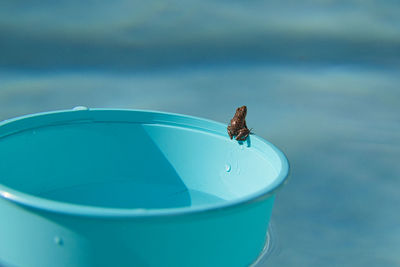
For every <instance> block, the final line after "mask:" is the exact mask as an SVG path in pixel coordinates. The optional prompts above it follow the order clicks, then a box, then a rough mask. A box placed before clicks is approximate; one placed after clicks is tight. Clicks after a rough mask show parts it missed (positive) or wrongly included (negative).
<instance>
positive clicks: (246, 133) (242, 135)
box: [236, 128, 250, 141]
mask: <svg viewBox="0 0 400 267" xmlns="http://www.w3.org/2000/svg"><path fill="white" fill-rule="evenodd" d="M249 134H250V130H249V129H247V128H242V129H240V130H239V133H238V135H237V136H236V140H238V141H244V140H246V138H247V136H249Z"/></svg>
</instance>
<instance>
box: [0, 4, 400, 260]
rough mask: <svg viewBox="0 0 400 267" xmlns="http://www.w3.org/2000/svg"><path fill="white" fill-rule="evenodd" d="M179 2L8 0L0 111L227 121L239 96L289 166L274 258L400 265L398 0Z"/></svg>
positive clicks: (1, 17) (0, 17) (1, 16)
mask: <svg viewBox="0 0 400 267" xmlns="http://www.w3.org/2000/svg"><path fill="white" fill-rule="evenodd" d="M173 2H174V1H173ZM173 2H171V3H170V4H166V3H161V2H160V3H158V2H156V1H153V2H152V3H154V5H150V4H145V2H141V3H140V4H138V3H135V2H134V1H124V0H120V1H116V2H113V7H112V8H110V5H109V4H108V2H107V1H99V2H98V3H96V5H92V4H90V5H89V4H88V5H87V6H85V4H82V3H81V2H79V4H77V3H76V2H75V1H61V2H60V1H58V2H57V3H59V4H56V2H43V3H42V4H37V3H35V5H34V6H33V5H32V6H21V3H20V2H15V1H8V2H7V4H5V5H4V6H3V7H2V8H1V9H0V51H1V54H0V106H1V109H0V120H2V119H7V118H10V117H14V116H18V115H22V114H26V113H32V112H39V111H47V110H55V109H65V108H73V107H74V106H77V105H84V106H88V107H112V108H146V109H156V110H164V111H170V112H178V113H185V114H190V115H196V116H201V117H206V118H210V119H214V120H217V121H221V122H226V123H228V121H229V120H230V118H231V116H232V113H233V112H234V110H235V108H236V107H238V106H241V105H243V104H246V105H247V106H248V121H247V125H248V127H249V128H253V132H254V133H255V134H257V135H259V136H262V137H264V138H266V139H268V140H270V141H271V142H273V143H274V144H276V145H277V146H278V147H280V148H281V149H282V150H283V151H284V152H285V153H286V154H287V156H288V158H289V160H290V162H291V166H292V178H291V180H290V182H289V183H288V185H287V186H286V187H284V189H283V190H281V191H280V192H279V195H278V197H277V199H276V202H275V203H276V204H275V207H274V212H273V215H272V218H273V220H274V221H275V225H276V227H275V229H276V236H277V239H278V240H279V243H280V248H281V249H280V250H279V253H273V254H272V255H271V257H269V260H268V263H269V264H270V265H269V266H356V267H357V266H366V265H368V266H398V265H400V255H399V253H398V248H399V247H400V228H399V227H398V225H399V224H400V213H398V212H395V211H397V210H398V206H399V203H400V194H399V193H398V190H399V189H398V188H400V180H399V173H400V165H399V164H398V160H399V159H400V135H399V133H400V116H399V114H400V89H399V85H400V75H399V73H400V53H399V52H398V51H400V30H399V29H400V19H399V16H398V14H399V12H400V5H399V4H398V3H397V2H396V1H387V2H385V3H382V2H381V1H316V0H315V1H314V0H313V1H311V0H310V1H308V0H303V1H289V0H286V1H255V2H252V3H251V4H249V3H247V2H239V1H230V2H229V3H226V2H224V1H189V2H186V3H185V4H184V6H180V8H181V9H180V8H178V6H177V5H174V3H173ZM18 3H19V4H18ZM133 6H135V9H133V8H132V7H133ZM88 10H90V12H88ZM132 12H133V13H132ZM37 18H40V19H37ZM71 18H73V19H71ZM104 18H107V19H104ZM204 18H207V19H204ZM166 22H168V23H166ZM28 25H29V27H28ZM377 244H379V246H377Z"/></svg>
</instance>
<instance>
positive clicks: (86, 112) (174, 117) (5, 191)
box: [0, 107, 290, 218]
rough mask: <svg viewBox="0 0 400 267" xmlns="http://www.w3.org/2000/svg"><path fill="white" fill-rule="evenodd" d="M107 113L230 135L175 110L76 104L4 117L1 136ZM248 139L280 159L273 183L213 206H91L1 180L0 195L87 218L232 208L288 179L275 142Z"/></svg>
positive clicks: (221, 127)
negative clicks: (34, 192) (40, 194)
mask: <svg viewBox="0 0 400 267" xmlns="http://www.w3.org/2000/svg"><path fill="white" fill-rule="evenodd" d="M128 112H129V113H128ZM106 113H110V114H108V115H111V117H110V119H111V118H113V119H114V120H113V121H121V122H126V120H129V119H130V120H132V121H131V122H135V123H140V121H137V120H133V119H137V117H135V116H133V118H132V115H138V117H139V118H142V119H143V117H144V118H146V119H147V120H149V119H150V120H151V121H152V122H153V123H163V124H173V125H177V126H182V127H187V128H195V129H198V130H202V131H206V132H208V133H213V134H217V135H220V136H225V137H227V138H229V137H228V135H227V134H226V125H225V124H222V123H219V122H216V121H213V120H209V119H205V118H200V117H195V116H190V115H183V114H178V113H170V112H163V111H156V110H144V109H107V108H95V109H87V108H84V107H79V108H75V109H72V110H58V111H50V112H41V113H35V114H29V115H24V116H20V117H16V118H13V119H8V120H4V121H2V122H0V139H1V138H3V137H5V136H8V135H12V134H15V133H17V132H21V131H26V130H28V129H30V128H36V127H40V126H42V127H43V126H44V125H43V123H49V122H53V123H52V124H51V125H57V124H66V123H77V121H84V122H95V121H103V122H105V120H101V119H99V118H98V117H97V116H94V115H104V114H106ZM65 114H68V115H71V116H67V117H68V120H66V119H65ZM115 115H121V116H122V115H128V116H130V117H129V118H128V117H124V116H122V117H123V118H122V119H118V120H115V117H114V116H115ZM62 116H63V117H64V118H63V120H57V119H59V118H61V117H62ZM107 121H109V120H107ZM54 122H57V123H54ZM142 122H146V123H149V121H142ZM48 125H49V124H45V126H48ZM251 138H252V139H257V142H258V143H259V144H262V145H264V146H268V147H269V148H271V149H272V150H273V151H274V153H276V155H277V157H278V158H279V161H280V163H281V168H280V171H279V173H278V175H277V176H276V178H275V179H274V180H273V182H272V183H270V184H268V185H267V186H266V187H264V188H262V189H261V190H258V191H256V192H252V193H250V194H246V195H245V196H243V197H239V198H235V199H234V200H229V201H224V202H221V203H216V204H212V205H198V206H194V207H190V206H189V207H174V208H162V209H145V208H134V209H126V208H103V207H94V206H87V205H80V204H72V203H66V202H60V201H55V200H50V199H46V198H42V197H38V196H33V195H30V194H27V193H23V192H21V191H18V190H15V189H12V188H10V187H7V186H5V185H3V184H1V183H0V198H3V199H5V200H8V201H11V202H13V203H15V204H19V205H22V206H24V207H28V208H32V209H38V210H42V211H47V212H52V213H62V214H68V215H77V216H90V217H138V218H139V217H155V216H174V215H185V214H192V213H203V212H211V211H217V210H222V209H224V210H225V209H229V208H234V207H238V206H242V205H246V204H250V203H253V202H258V201H262V200H264V199H266V198H269V197H273V196H274V195H275V193H276V191H277V190H279V189H280V188H281V187H282V186H283V185H284V184H285V183H286V182H287V178H288V177H289V172H290V166H289V161H288V160H287V157H286V156H285V154H284V153H283V152H282V151H281V150H279V149H278V148H277V147H276V146H275V145H273V144H272V143H270V142H269V141H267V140H265V139H263V138H261V137H259V136H256V135H254V134H253V135H251Z"/></svg>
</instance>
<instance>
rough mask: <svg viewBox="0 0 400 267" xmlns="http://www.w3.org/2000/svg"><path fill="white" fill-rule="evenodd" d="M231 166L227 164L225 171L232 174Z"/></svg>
mask: <svg viewBox="0 0 400 267" xmlns="http://www.w3.org/2000/svg"><path fill="white" fill-rule="evenodd" d="M231 169H232V168H231V165H230V164H229V163H227V164H225V171H227V172H230V171H231Z"/></svg>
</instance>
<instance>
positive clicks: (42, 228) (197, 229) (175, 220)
mask: <svg viewBox="0 0 400 267" xmlns="http://www.w3.org/2000/svg"><path fill="white" fill-rule="evenodd" d="M25 118H28V120H25ZM25 118H22V119H21V118H20V119H15V120H12V121H11V122H12V123H0V126H1V127H0V137H1V136H5V135H7V134H9V133H13V132H18V130H19V129H21V128H22V129H24V128H25V129H26V128H29V127H30V128H35V127H39V126H40V125H46V124H48V123H49V121H50V122H52V123H54V122H62V123H63V124H64V123H65V122H69V121H75V120H81V121H82V120H83V122H84V123H88V122H91V121H98V120H101V121H108V120H114V119H115V118H118V119H119V120H123V121H136V122H137V121H139V122H140V121H142V122H147V121H153V122H159V123H164V122H166V121H167V122H171V123H174V124H175V125H182V126H184V127H186V126H187V125H189V126H190V127H194V128H197V129H200V130H202V129H206V131H208V132H211V133H216V134H219V135H221V136H222V133H224V134H226V127H225V126H224V125H221V124H218V123H215V122H211V121H207V120H203V119H199V118H193V117H189V116H182V115H178V114H166V113H157V112H140V111H133V112H132V111H129V112H126V111H118V110H111V111H110V110H102V111H95V112H91V111H75V112H53V113H47V114H39V115H33V116H27V117H25ZM29 118H31V119H29ZM254 140H255V141H257V140H258V139H257V138H255V139H254ZM257 144H259V145H260V147H261V148H262V149H264V148H265V149H266V150H267V151H269V152H268V153H270V154H269V155H272V159H271V160H273V164H275V165H277V166H280V167H278V168H282V169H284V171H281V173H280V176H279V177H278V178H277V179H276V180H277V181H274V182H273V183H272V184H271V185H270V186H269V187H268V188H264V189H263V190H262V191H260V192H258V193H254V194H253V195H249V196H248V198H247V199H244V200H243V199H242V200H240V201H236V202H235V201H232V202H227V203H228V204H225V205H224V204H222V205H219V206H218V205H216V206H215V207H213V208H209V207H204V208H203V207H195V208H194V209H191V208H178V209H173V211H172V212H171V213H170V212H169V211H163V210H158V211H157V210H156V211H152V210H150V209H149V210H144V212H143V211H137V210H134V209H133V210H129V209H126V210H123V211H122V212H120V211H114V210H112V209H109V210H107V209H93V208H91V207H83V206H79V205H75V206H69V205H65V204H63V203H59V202H52V203H48V201H47V200H45V199H39V198H32V197H30V196H29V195H26V194H25V195H24V194H20V193H19V192H17V191H12V190H11V188H9V189H7V188H6V187H4V186H2V185H1V184H0V186H2V187H1V188H3V191H0V193H1V194H0V218H1V219H0V264H8V265H10V266H16V267H31V266H32V267H37V266H40V267H54V266H60V267H63V266H74V267H81V266H82V267H83V266H85V267H87V266H99V267H101V266H218V267H220V266H229V267H234V266H240V267H242V266H247V265H249V264H251V263H252V262H253V261H254V260H255V259H256V258H257V256H258V255H259V253H260V252H261V250H262V248H263V246H264V244H265V240H266V232H267V229H268V223H269V219H270V216H271V211H272V206H273V202H274V198H275V195H274V192H275V190H276V188H278V187H279V186H280V185H281V184H282V183H283V181H284V179H285V178H286V175H287V172H286V171H287V167H288V166H287V163H286V161H285V160H286V159H285V158H284V156H282V155H278V154H279V151H277V152H276V153H275V152H274V151H273V150H274V149H275V148H273V146H272V145H269V144H267V143H263V141H261V139H260V140H258V141H257ZM279 157H281V158H279ZM282 166H283V167H282ZM1 188H0V189H1ZM4 188H5V190H9V192H12V194H14V195H12V194H11V195H10V196H11V197H9V196H8V197H7V195H6V194H8V193H7V192H8V191H4ZM142 215H144V216H142Z"/></svg>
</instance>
